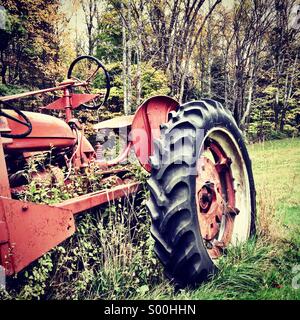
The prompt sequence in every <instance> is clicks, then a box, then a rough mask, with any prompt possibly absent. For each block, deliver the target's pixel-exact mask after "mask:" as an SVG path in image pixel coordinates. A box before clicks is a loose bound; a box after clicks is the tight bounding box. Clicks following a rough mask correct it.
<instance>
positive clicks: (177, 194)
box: [147, 99, 255, 287]
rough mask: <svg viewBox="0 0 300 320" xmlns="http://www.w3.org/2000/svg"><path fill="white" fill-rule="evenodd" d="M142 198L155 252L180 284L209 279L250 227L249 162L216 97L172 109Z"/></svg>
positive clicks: (252, 199) (251, 191)
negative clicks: (146, 196) (145, 199)
mask: <svg viewBox="0 0 300 320" xmlns="http://www.w3.org/2000/svg"><path fill="white" fill-rule="evenodd" d="M150 162H151V166H152V171H151V178H150V179H149V180H148V187H149V189H150V199H149V201H148V203H147V206H148V209H149V212H150V214H151V218H152V225H151V233H152V236H153V238H154V240H155V247H154V250H155V253H156V254H157V256H158V258H159V259H160V261H161V262H162V264H163V266H164V270H165V274H166V275H167V276H168V277H169V278H170V279H172V280H173V282H174V283H175V284H176V285H178V286H180V287H184V286H187V285H192V286H194V285H196V284H199V283H200V282H202V281H204V280H207V279H208V278H209V277H210V276H211V275H213V274H214V273H215V272H216V271H217V262H218V259H219V258H220V257H221V256H222V255H223V254H224V253H226V248H227V247H228V246H229V245H235V244H237V243H240V242H243V241H245V240H247V239H248V238H249V237H250V236H251V235H253V234H254V233H255V188H254V181H253V174H252V168H251V161H250V158H249V155H248V152H247V149H246V146H245V143H244V141H243V138H242V134H241V132H240V130H239V129H238V127H237V125H236V123H235V120H234V119H233V117H232V115H231V113H230V111H229V110H227V109H226V108H224V107H223V106H222V105H221V104H220V103H218V102H216V101H213V100H208V99H204V100H201V101H196V102H190V103H187V104H184V105H182V106H180V107H179V110H178V111H177V112H176V111H172V112H171V113H170V114H169V122H168V123H167V124H163V125H162V126H161V138H160V139H159V140H155V141H154V153H153V156H152V157H151V158H150Z"/></svg>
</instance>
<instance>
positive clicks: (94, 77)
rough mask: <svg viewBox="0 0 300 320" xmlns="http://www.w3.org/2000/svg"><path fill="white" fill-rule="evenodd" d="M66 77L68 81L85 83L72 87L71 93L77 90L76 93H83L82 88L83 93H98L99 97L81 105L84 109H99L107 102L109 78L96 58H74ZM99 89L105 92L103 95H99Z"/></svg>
mask: <svg viewBox="0 0 300 320" xmlns="http://www.w3.org/2000/svg"><path fill="white" fill-rule="evenodd" d="M67 76H68V79H74V80H78V81H79V82H85V83H86V85H83V86H80V87H73V88H72V89H71V90H72V91H74V92H75V91H76V90H77V92H78V93H83V92H82V87H83V88H84V89H85V90H84V92H85V93H90V94H97V93H100V95H99V97H97V98H95V99H93V100H92V101H91V102H89V103H85V104H82V106H84V107H85V108H87V109H93V110H95V109H99V108H100V107H101V106H102V105H104V104H105V103H106V102H107V100H108V97H109V92H110V77H109V74H108V72H107V70H106V69H105V67H104V66H103V64H102V63H101V62H100V61H99V60H98V59H97V58H95V57H92V56H80V57H78V58H76V59H75V60H74V61H73V62H72V63H71V65H70V67H69V70H68V74H67ZM101 87H103V88H101ZM101 89H103V90H105V94H102V95H101V93H102V92H101Z"/></svg>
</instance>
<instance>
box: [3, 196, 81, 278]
mask: <svg viewBox="0 0 300 320" xmlns="http://www.w3.org/2000/svg"><path fill="white" fill-rule="evenodd" d="M0 212H2V214H4V216H5V223H6V227H7V231H8V239H7V240H8V242H7V243H5V244H4V247H3V248H2V247H1V263H2V265H3V266H4V267H5V268H6V270H7V271H6V272H7V274H8V275H11V274H13V273H15V272H18V271H20V270H22V269H23V268H24V267H25V266H27V265H28V264H29V263H31V262H32V261H34V260H35V259H37V258H39V257H40V256H42V255H43V254H45V253H46V252H47V251H49V250H50V249H52V248H53V247H55V246H56V245H58V244H59V243H61V242H62V241H63V240H65V239H66V238H68V237H70V236H71V235H72V234H73V233H74V232H75V223H74V217H73V214H72V211H71V210H68V209H66V208H58V207H53V206H49V205H42V204H34V203H28V202H23V201H19V200H13V199H9V198H5V197H0Z"/></svg>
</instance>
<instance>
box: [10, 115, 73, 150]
mask: <svg viewBox="0 0 300 320" xmlns="http://www.w3.org/2000/svg"><path fill="white" fill-rule="evenodd" d="M5 112H6V113H8V114H11V115H12V116H13V117H18V116H17V115H16V114H15V113H14V111H11V110H5ZM23 113H24V114H25V115H26V116H27V117H28V119H29V120H30V122H31V124H32V132H31V133H30V134H29V135H28V136H27V137H25V138H15V139H13V141H12V143H9V144H7V145H6V146H5V149H6V151H23V152H28V151H43V150H49V149H50V148H51V147H56V148H65V147H69V146H72V145H74V144H75V141H76V138H75V136H74V135H73V132H72V130H71V128H70V127H69V125H68V124H67V123H65V122H64V121H63V120H61V119H57V118H55V117H52V116H49V115H45V114H40V113H35V112H23ZM19 119H20V120H22V119H21V118H20V117H19ZM7 122H8V127H9V128H10V130H11V133H13V134H21V133H22V132H24V130H25V129H24V126H22V125H21V124H19V123H17V122H15V121H12V120H10V119H8V120H7Z"/></svg>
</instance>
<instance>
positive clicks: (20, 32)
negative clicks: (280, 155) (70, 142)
mask: <svg viewBox="0 0 300 320" xmlns="http://www.w3.org/2000/svg"><path fill="white" fill-rule="evenodd" d="M0 5H3V6H4V8H5V9H6V11H7V21H6V26H5V29H3V28H1V30H0V38H1V47H0V51H1V56H0V76H1V84H0V95H7V94H10V93H16V92H19V91H20V90H26V89H33V88H44V87H46V86H50V85H53V84H54V83H55V81H56V82H58V81H61V80H62V79H63V78H64V77H65V76H66V70H67V67H68V66H69V64H70V62H71V61H72V59H74V58H75V56H78V55H82V54H90V55H95V56H96V57H97V58H99V59H100V60H101V61H102V62H103V63H104V64H105V65H106V66H107V68H108V70H109V72H110V74H111V78H112V79H111V80H112V90H111V97H110V99H109V103H108V105H107V106H106V107H105V108H103V110H101V113H99V114H101V115H102V114H106V115H107V114H110V113H111V112H121V113H125V114H127V113H128V114H130V113H133V112H134V111H135V110H136V108H137V107H138V106H139V105H140V104H141V102H142V100H144V99H146V98H147V97H149V96H151V95H155V94H167V95H170V96H172V97H174V98H176V99H178V100H179V101H180V102H186V101H189V100H195V99H201V98H203V97H208V98H213V99H216V100H218V101H220V102H222V103H223V104H224V105H226V106H227V107H228V108H229V109H230V110H231V111H232V113H233V114H234V117H235V119H236V121H237V123H238V125H239V126H240V128H241V129H242V130H243V131H244V132H245V133H247V135H248V138H249V139H250V140H252V141H264V140H269V139H276V138H284V137H293V136H297V135H299V125H300V109H299V98H300V92H299V84H300V78H299V77H300V73H299V70H300V62H299V39H300V38H299V30H300V28H299V26H298V23H297V21H298V19H299V16H298V17H297V12H299V3H298V2H297V0H257V1H254V2H253V1H251V0H232V1H227V2H226V3H222V2H221V1H220V0H214V1H212V0H206V1H200V0H197V1H193V2H190V1H183V0H168V1H165V0H150V1H145V0H136V1H132V0H122V1H115V0H102V1H97V0H76V1H64V2H63V3H61V2H60V1H58V0H51V1H47V2H45V1H41V0H38V1H37V0H34V1H33V0H31V1H17V2H16V1H14V0H5V1H1V0H0ZM79 21H80V22H79ZM6 45H7V46H6ZM52 98H53V95H52V94H50V97H49V95H47V96H44V97H43V99H42V100H41V99H39V100H34V101H33V100H32V99H28V100H26V101H24V100H23V102H22V103H21V106H22V108H25V109H27V110H35V109H36V107H37V106H40V105H42V104H46V103H48V102H50V101H51V99H52ZM15 103H17V102H15ZM99 114H98V115H99ZM110 115H111V114H110ZM89 118H90V120H92V121H97V120H103V118H102V117H100V119H96V117H93V118H92V119H91V117H89ZM104 119H105V117H104Z"/></svg>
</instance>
